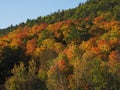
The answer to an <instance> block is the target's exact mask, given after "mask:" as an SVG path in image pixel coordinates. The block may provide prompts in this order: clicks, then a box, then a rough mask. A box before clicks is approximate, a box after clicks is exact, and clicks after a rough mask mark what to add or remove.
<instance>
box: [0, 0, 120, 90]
mask: <svg viewBox="0 0 120 90" xmlns="http://www.w3.org/2000/svg"><path fill="white" fill-rule="evenodd" d="M0 71H1V72H0V90H120V0H87V1H86V3H80V4H79V5H78V7H76V8H73V9H69V10H58V11H57V12H54V13H52V14H50V15H47V16H44V17H38V18H37V19H34V20H32V19H28V20H27V21H26V23H20V24H19V25H16V26H12V25H11V26H9V27H8V28H6V29H1V30H0Z"/></svg>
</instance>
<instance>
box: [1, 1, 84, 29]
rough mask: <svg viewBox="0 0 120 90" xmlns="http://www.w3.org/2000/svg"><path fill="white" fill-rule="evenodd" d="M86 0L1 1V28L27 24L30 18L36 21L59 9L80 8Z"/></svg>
mask: <svg viewBox="0 0 120 90" xmlns="http://www.w3.org/2000/svg"><path fill="white" fill-rule="evenodd" d="M85 1H86V0H1V1H0V28H5V27H7V26H9V25H11V24H12V25H16V24H19V23H21V22H25V21H26V20H27V19H28V18H29V19H35V18H37V17H38V16H44V15H47V14H50V13H52V12H55V11H58V10H59V9H60V10H62V9H69V8H74V7H76V6H78V4H79V3H80V2H82V3H83V2H85Z"/></svg>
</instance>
